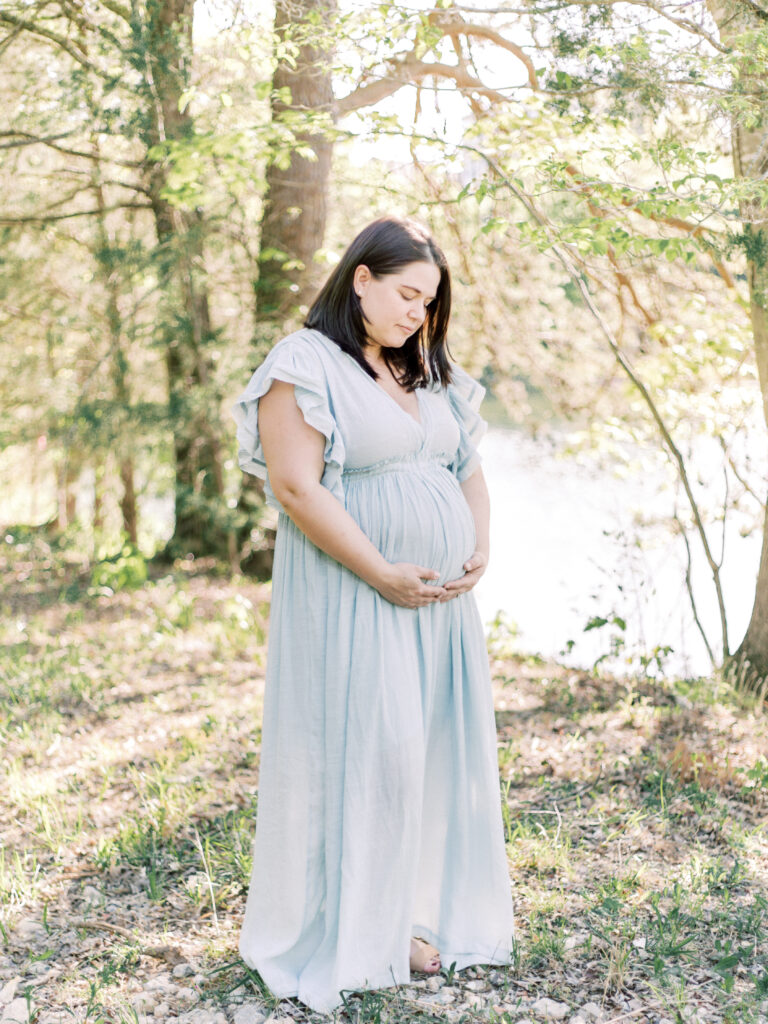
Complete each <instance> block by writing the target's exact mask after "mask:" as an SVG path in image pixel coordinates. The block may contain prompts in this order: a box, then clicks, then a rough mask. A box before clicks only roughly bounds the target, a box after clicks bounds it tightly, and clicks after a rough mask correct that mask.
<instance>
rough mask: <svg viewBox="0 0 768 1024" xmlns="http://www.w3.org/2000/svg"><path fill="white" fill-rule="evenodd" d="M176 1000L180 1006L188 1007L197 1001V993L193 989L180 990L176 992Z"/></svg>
mask: <svg viewBox="0 0 768 1024" xmlns="http://www.w3.org/2000/svg"><path fill="white" fill-rule="evenodd" d="M176 998H177V999H178V1001H179V1003H181V1005H182V1006H190V1005H191V1004H192V1003H194V1002H196V1001H197V992H195V990H194V989H193V988H180V989H177V991H176Z"/></svg>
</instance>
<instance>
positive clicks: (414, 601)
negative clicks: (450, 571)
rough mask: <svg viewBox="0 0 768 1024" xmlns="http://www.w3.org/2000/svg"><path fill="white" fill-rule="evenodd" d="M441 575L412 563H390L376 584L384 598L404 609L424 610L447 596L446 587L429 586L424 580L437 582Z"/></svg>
mask: <svg viewBox="0 0 768 1024" xmlns="http://www.w3.org/2000/svg"><path fill="white" fill-rule="evenodd" d="M439 578H440V573H439V572H435V570H434V569H426V568H425V567H424V566H423V565H413V564H412V563H411V562H394V563H391V562H390V563H389V565H388V566H387V568H386V570H385V571H384V573H383V574H382V579H381V580H380V581H379V582H377V583H376V584H375V586H376V589H377V590H378V592H379V593H380V594H381V596H382V597H384V598H386V599H387V601H391V602H392V604H399V605H400V606H401V607H403V608H422V607H423V606H424V605H427V604H434V603H435V602H436V601H439V600H440V598H444V597H446V595H447V591H446V589H445V587H437V586H434V585H429V584H427V583H425V582H424V580H437V579H439Z"/></svg>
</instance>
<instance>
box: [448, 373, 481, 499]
mask: <svg viewBox="0 0 768 1024" xmlns="http://www.w3.org/2000/svg"><path fill="white" fill-rule="evenodd" d="M451 375H452V377H453V381H452V382H451V383H450V384H449V385H448V387H447V388H446V394H447V397H448V404H449V406H450V408H451V412H452V413H453V415H454V417H455V418H456V421H457V423H458V424H459V431H460V433H461V440H460V442H459V448H458V451H457V453H456V458H455V459H454V461H453V463H452V464H451V467H450V468H451V471H452V472H453V473H454V474H455V475H456V477H457V479H458V480H459V482H460V483H461V482H462V481H463V480H466V479H468V477H470V476H472V474H473V473H474V472H475V470H476V469H477V468H478V466H479V465H480V461H481V459H480V455H479V454H478V452H477V446H478V444H479V443H480V441H481V439H482V438H483V436H484V434H485V432H486V430H487V429H488V424H487V423H486V421H485V420H484V419H483V418H482V416H481V415H480V413H479V412H478V410H479V408H480V403H481V402H482V400H483V398H484V396H485V388H484V387H483V386H482V384H478V382H477V381H476V380H474V378H472V377H470V376H469V374H468V373H466V372H465V371H464V370H462V368H461V367H460V366H457V365H456V364H455V363H453V364H451Z"/></svg>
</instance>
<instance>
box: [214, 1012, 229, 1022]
mask: <svg viewBox="0 0 768 1024" xmlns="http://www.w3.org/2000/svg"><path fill="white" fill-rule="evenodd" d="M213 1024H227V1018H226V1015H225V1014H223V1013H222V1012H221V1010H219V1012H218V1013H217V1014H216V1016H215V1017H214V1018H213Z"/></svg>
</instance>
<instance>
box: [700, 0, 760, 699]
mask: <svg viewBox="0 0 768 1024" xmlns="http://www.w3.org/2000/svg"><path fill="white" fill-rule="evenodd" d="M710 9H711V11H712V15H713V17H714V18H715V21H716V22H717V25H718V29H719V32H720V37H721V39H722V40H723V42H724V43H726V44H728V45H729V46H733V45H734V44H735V42H736V40H737V38H738V36H739V35H740V34H741V33H742V32H745V31H749V30H756V29H759V28H762V27H763V26H764V24H765V22H764V19H765V15H764V14H762V13H761V12H759V10H757V9H756V8H755V7H754V6H753V5H752V4H751V3H749V2H748V0H725V2H720V0H711V2H710ZM740 82H741V85H742V88H743V89H744V90H745V91H746V92H748V93H749V94H750V104H754V105H755V107H756V108H758V109H759V113H760V115H761V116H760V117H759V119H757V124H756V125H755V126H754V127H750V128H745V127H744V126H743V125H742V124H740V123H739V122H738V120H735V121H734V123H733V127H732V139H733V162H734V170H735V173H736V175H737V177H740V178H747V179H751V180H754V181H764V180H765V176H766V172H767V171H768V151H767V150H766V144H767V143H768V82H766V79H765V78H764V77H763V75H762V74H761V75H758V74H756V73H755V70H754V64H753V63H752V64H751V65H750V67H745V68H744V69H743V74H742V75H741V76H740ZM739 212H740V214H741V217H742V219H743V221H744V235H745V249H746V253H747V277H748V281H749V298H750V317H751V320H752V329H753V334H754V339H755V356H756V359H757V370H758V377H759V380H760V390H761V392H762V398H763V414H764V416H765V421H766V425H768V260H767V259H766V256H765V253H766V252H768V214H767V213H766V210H765V209H764V208H763V207H761V205H760V204H759V202H757V201H752V202H746V201H745V202H743V203H742V204H741V209H740V211H739ZM729 661H730V668H731V670H732V672H733V673H734V677H735V678H738V679H740V680H742V681H743V682H744V684H745V685H747V686H749V687H750V688H751V689H763V688H764V687H765V686H768V498H767V501H766V512H765V522H764V529H763V547H762V554H761V557H760V566H759V569H758V574H757V588H756V591H755V601H754V606H753V608H752V616H751V619H750V622H749V626H748V627H747V632H746V634H745V636H744V639H743V640H742V642H741V645H740V646H739V648H738V650H737V651H736V653H735V654H734V655H732V657H731V658H730V659H729Z"/></svg>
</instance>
